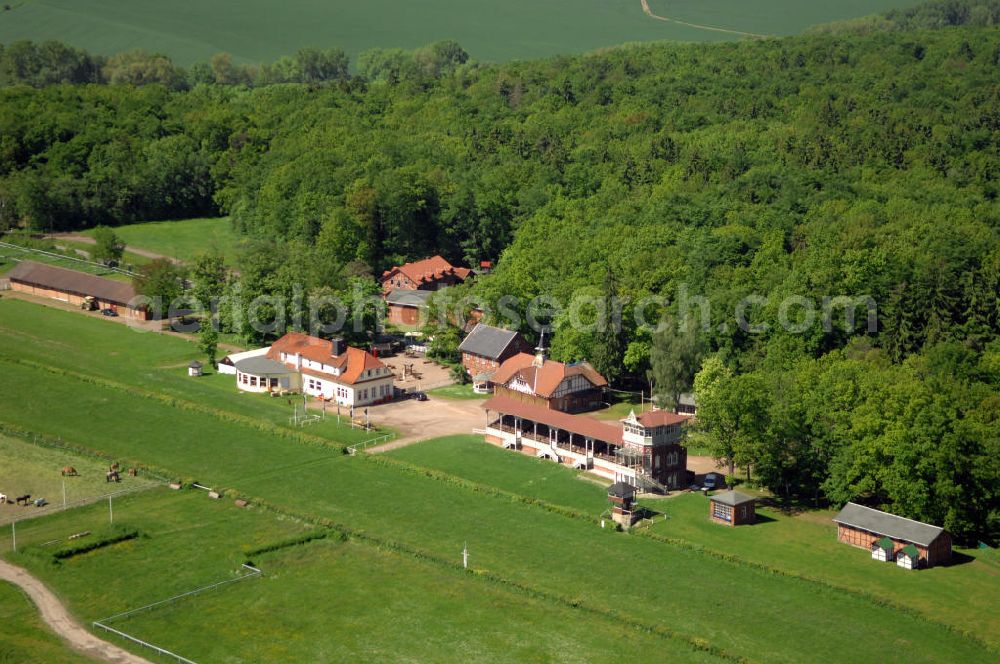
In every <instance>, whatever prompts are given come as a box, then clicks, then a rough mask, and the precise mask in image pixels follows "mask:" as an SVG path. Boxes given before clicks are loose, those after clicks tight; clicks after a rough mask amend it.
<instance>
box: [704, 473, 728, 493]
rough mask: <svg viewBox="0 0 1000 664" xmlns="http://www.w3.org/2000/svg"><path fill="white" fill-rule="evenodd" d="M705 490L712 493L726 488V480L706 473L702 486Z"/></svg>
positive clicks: (717, 474) (721, 476) (717, 475)
mask: <svg viewBox="0 0 1000 664" xmlns="http://www.w3.org/2000/svg"><path fill="white" fill-rule="evenodd" d="M702 486H703V487H704V488H705V489H708V490H709V491H714V490H715V489H721V488H722V487H724V486H726V478H725V477H724V476H723V475H720V474H719V473H708V474H707V475H705V481H704V483H703V484H702Z"/></svg>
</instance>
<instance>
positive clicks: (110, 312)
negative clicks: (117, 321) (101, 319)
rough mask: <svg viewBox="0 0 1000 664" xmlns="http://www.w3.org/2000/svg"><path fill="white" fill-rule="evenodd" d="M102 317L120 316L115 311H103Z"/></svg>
mask: <svg viewBox="0 0 1000 664" xmlns="http://www.w3.org/2000/svg"><path fill="white" fill-rule="evenodd" d="M101 315H102V316H108V317H110V318H116V317H117V316H118V312H117V311H115V310H114V309H101Z"/></svg>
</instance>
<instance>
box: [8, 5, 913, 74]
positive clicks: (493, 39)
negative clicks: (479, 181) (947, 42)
mask: <svg viewBox="0 0 1000 664" xmlns="http://www.w3.org/2000/svg"><path fill="white" fill-rule="evenodd" d="M11 4H12V5H13V9H12V10H11V11H9V12H2V13H0V42H10V41H14V40H17V39H34V40H44V39H58V40H62V41H66V42H69V43H72V44H75V45H77V46H81V47H83V48H86V49H89V50H91V51H94V52H96V53H106V54H110V53H115V52H118V51H123V50H129V49H134V48H144V49H147V50H149V51H154V52H161V53H166V54H168V55H170V56H171V57H173V58H174V59H175V61H177V62H178V63H179V64H184V65H189V64H191V63H193V62H196V61H199V60H207V59H208V58H210V57H211V56H212V55H213V54H214V53H217V52H220V51H226V52H229V53H231V54H233V55H234V56H235V57H236V58H238V59H239V60H242V61H247V62H260V61H270V60H274V59H276V58H278V57H280V56H282V55H288V54H291V53H294V52H295V51H296V50H297V49H299V48H301V47H304V46H317V47H323V48H328V47H333V46H338V47H341V48H343V49H344V50H346V51H347V52H348V53H349V54H351V55H352V56H356V55H357V54H358V53H359V52H361V51H364V50H366V49H370V48H375V47H384V48H394V47H395V48H415V47H417V46H422V45H424V44H427V43H430V42H433V41H437V40H441V39H456V40H458V41H459V42H460V43H461V44H463V45H464V46H465V48H466V49H467V50H468V51H469V52H470V53H471V54H472V56H473V57H474V58H476V59H478V60H492V61H506V60H512V59H526V58H532V57H542V56H550V55H556V54H560V53H579V52H583V51H589V50H593V49H597V48H601V47H607V46H614V45H617V44H622V43H625V42H633V41H653V40H662V39H670V40H680V41H706V40H718V39H734V38H738V35H735V34H729V33H724V32H717V31H712V30H706V29H702V28H697V27H691V26H689V25H683V24H681V23H677V22H673V21H661V20H656V19H654V18H651V17H650V16H647V15H646V14H645V13H644V12H643V7H642V2H641V0H547V1H546V2H538V1H537V0H509V1H508V2H495V1H494V0H424V1H423V2H401V1H400V0H366V1H365V2H357V0H328V1H326V2H318V1H317V0H290V1H289V2H285V3H274V2H263V1H262V0H246V1H245V2H241V3H239V5H238V6H236V5H233V4H232V3H226V2H195V1H194V0H182V1H180V2H172V3H162V2H154V1H153V0H92V1H91V2H87V3H80V2H76V1H74V0H26V1H24V2H19V3H11ZM648 4H649V7H650V10H651V12H653V13H655V14H656V15H658V16H663V17H667V18H671V19H676V20H678V21H684V22H687V23H690V24H694V25H707V26H711V27H721V28H727V29H732V30H738V31H744V32H754V33H760V34H768V35H787V34H794V33H797V32H799V31H801V30H802V29H803V28H805V27H807V26H809V25H813V24H816V23H823V22H828V21H833V20H839V19H844V18H851V17H855V16H862V15H866V14H873V13H876V12H880V11H884V10H886V9H889V8H893V7H900V6H907V5H914V4H917V2H916V0H843V1H841V2H837V3H813V2H800V1H798V0H699V1H696V0H679V1H675V0H648Z"/></svg>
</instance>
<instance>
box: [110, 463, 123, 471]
mask: <svg viewBox="0 0 1000 664" xmlns="http://www.w3.org/2000/svg"><path fill="white" fill-rule="evenodd" d="M108 470H110V471H111V472H113V473H115V472H118V471H119V470H121V466H119V465H118V462H117V461H115V462H114V463H113V464H111V467H110V468H108Z"/></svg>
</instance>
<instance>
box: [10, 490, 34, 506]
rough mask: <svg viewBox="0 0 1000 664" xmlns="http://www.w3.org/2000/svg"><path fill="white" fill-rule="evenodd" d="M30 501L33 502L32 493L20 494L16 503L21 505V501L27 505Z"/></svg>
mask: <svg viewBox="0 0 1000 664" xmlns="http://www.w3.org/2000/svg"><path fill="white" fill-rule="evenodd" d="M29 502H31V494H30V493H26V494H24V495H23V496H18V497H17V500H15V501H14V504H15V505H20V504H21V503H24V504H25V506H27V505H28V503H29Z"/></svg>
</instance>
